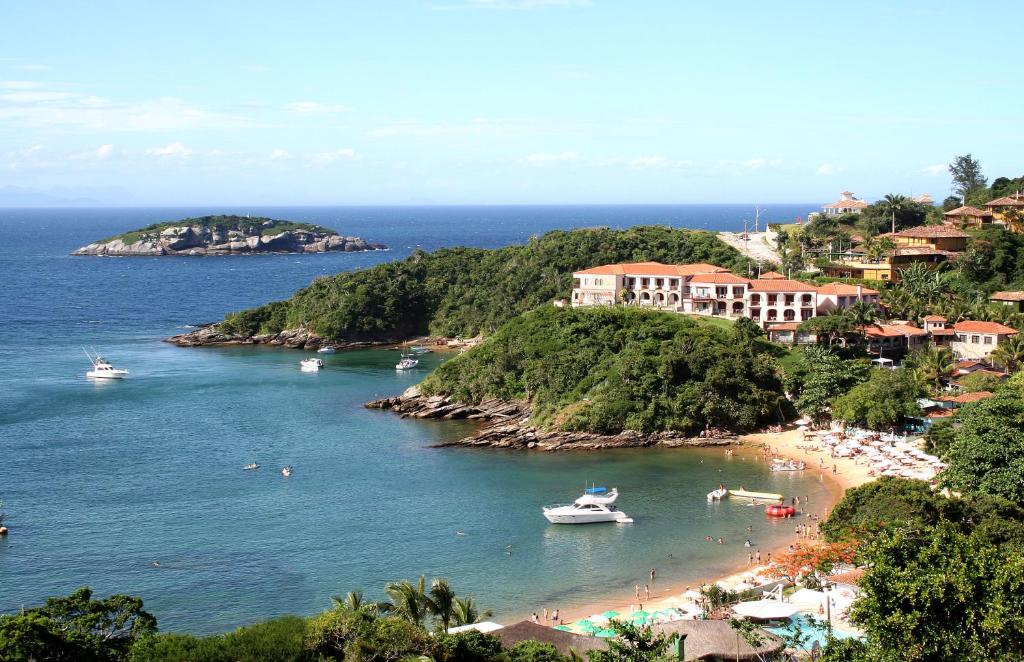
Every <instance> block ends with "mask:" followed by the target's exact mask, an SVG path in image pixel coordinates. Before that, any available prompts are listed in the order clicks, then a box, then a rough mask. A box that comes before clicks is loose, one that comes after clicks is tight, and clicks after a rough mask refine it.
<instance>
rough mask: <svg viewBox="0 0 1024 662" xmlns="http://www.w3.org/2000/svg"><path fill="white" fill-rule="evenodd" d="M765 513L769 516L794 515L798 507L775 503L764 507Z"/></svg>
mask: <svg viewBox="0 0 1024 662" xmlns="http://www.w3.org/2000/svg"><path fill="white" fill-rule="evenodd" d="M764 514H765V515H768V516H769V517H792V516H793V515H796V508H794V507H793V506H784V505H782V504H774V503H773V504H771V505H769V506H765V507H764Z"/></svg>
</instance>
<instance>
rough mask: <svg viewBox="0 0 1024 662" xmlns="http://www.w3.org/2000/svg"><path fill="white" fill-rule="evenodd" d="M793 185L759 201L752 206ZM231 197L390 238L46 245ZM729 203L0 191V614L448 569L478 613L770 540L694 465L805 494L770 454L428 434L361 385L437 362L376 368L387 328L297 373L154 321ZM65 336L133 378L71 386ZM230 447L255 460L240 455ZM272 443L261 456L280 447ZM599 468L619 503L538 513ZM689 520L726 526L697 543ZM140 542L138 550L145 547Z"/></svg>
mask: <svg viewBox="0 0 1024 662" xmlns="http://www.w3.org/2000/svg"><path fill="white" fill-rule="evenodd" d="M812 208H813V206H812V205H780V206H777V207H774V208H772V209H770V210H769V212H768V217H769V218H771V219H773V220H789V219H792V218H793V217H794V216H796V215H804V214H806V212H807V211H808V210H809V209H812ZM207 213H252V214H253V215H257V214H260V215H268V216H272V217H276V218H288V219H293V220H302V221H309V222H314V223H320V224H323V225H327V226H329V227H333V228H335V229H337V230H339V231H340V232H342V233H344V234H352V235H358V236H361V237H363V238H364V239H366V240H368V241H372V242H383V243H385V244H388V245H389V246H390V247H391V249H390V250H388V251H379V252H368V253H349V254H339V253H335V254H321V255H258V256H219V257H201V258H169V257H168V258H92V257H70V256H69V255H68V253H69V252H70V251H71V250H73V249H74V248H77V247H78V246H81V245H84V244H86V243H89V242H90V241H93V240H96V239H99V238H102V237H106V236H110V235H112V234H116V233H118V232H122V231H125V230H129V229H134V228H137V227H141V226H143V225H147V224H149V223H152V222H156V221H160V220H170V219H176V218H182V217H186V216H193V215H200V214H207ZM752 215H753V207H752V206H731V205H712V206H701V205H691V206H636V207H614V206H601V207H580V206H574V207H387V208H385V207H375V208H369V207H367V208H357V207H353V208H313V207H297V208H253V209H239V208H231V209H217V208H202V209H193V208H180V209H170V208H160V209H148V208H147V209H126V208H117V209H59V210H58V209H33V210H29V209H24V210H14V209H7V210H0V274H2V276H3V292H4V296H3V297H2V305H0V365H2V366H3V367H2V369H0V499H2V500H3V501H4V502H5V505H6V510H7V513H8V521H7V524H8V526H9V527H10V530H11V532H10V535H8V536H7V537H6V538H5V539H2V540H0V611H3V612H9V611H13V610H17V609H19V608H21V607H22V606H30V605H33V604H38V603H39V602H41V601H42V600H43V599H44V598H46V597H47V596H52V595H61V594H66V593H68V592H70V591H71V590H73V589H74V588H76V587H78V586H83V585H89V586H91V587H92V588H93V589H94V590H95V591H96V592H97V593H98V594H109V593H128V594H132V595H138V596H141V597H142V598H143V599H144V600H145V604H146V608H147V610H149V611H150V612H152V613H153V614H154V615H155V616H156V617H157V619H158V621H159V624H160V627H161V629H162V630H175V631H187V632H193V633H210V632H220V631H225V630H228V629H232V628H235V627H238V626H240V625H244V624H246V623H251V622H253V621H256V620H259V619H262V618H267V617H271V616H276V615H280V614H285V613H297V614H313V613H316V612H317V611H320V610H322V609H324V608H326V607H328V606H329V602H330V597H331V596H332V595H339V594H340V595H343V594H344V593H346V592H347V591H349V590H352V589H356V588H361V589H363V590H365V592H366V593H367V595H368V596H369V597H381V596H382V595H383V586H384V584H385V583H386V582H388V581H394V580H400V579H406V578H409V579H413V578H415V577H418V576H419V575H420V574H426V575H427V576H428V578H429V577H433V576H443V577H447V578H448V579H449V580H451V582H452V583H453V585H454V587H455V589H456V591H457V592H459V593H460V594H471V595H473V596H474V597H475V598H476V599H477V602H478V603H479V604H480V605H481V606H482V607H485V608H490V609H493V610H494V612H495V617H494V618H495V619H497V620H499V621H501V620H502V619H503V618H509V617H512V616H515V615H521V614H524V613H529V612H531V611H533V610H539V609H541V608H542V607H545V606H546V607H548V608H549V609H553V608H556V607H557V608H560V609H562V610H566V609H569V608H571V607H573V606H576V605H582V604H589V603H593V602H595V601H597V600H600V599H603V598H607V597H614V596H619V595H620V594H621V596H620V598H621V599H620V600H619V601H620V602H622V601H625V598H626V597H628V595H630V594H631V593H632V587H633V585H634V584H636V583H637V582H639V583H640V584H644V583H646V582H645V581H643V580H644V578H645V577H646V576H647V573H648V572H649V571H650V569H651V568H652V567H656V568H657V569H658V577H659V582H670V581H671V582H683V581H696V580H698V579H700V578H704V577H708V576H713V575H716V574H721V573H725V572H728V571H730V570H732V569H734V568H735V567H737V566H739V565H742V564H743V563H744V562H745V560H746V555H747V553H748V551H749V550H748V549H746V548H744V546H743V544H742V541H743V540H744V539H745V538H747V537H748V534H747V533H746V527H747V526H748V525H752V526H753V527H754V533H753V534H752V536H750V537H752V538H753V541H754V543H755V545H756V546H758V547H761V548H768V549H771V548H773V547H776V546H778V545H780V544H785V542H788V540H789V538H790V537H791V535H792V526H791V523H787V522H772V521H769V520H767V519H766V518H765V517H764V515H763V513H762V512H761V510H760V509H759V508H753V507H749V506H744V505H741V504H739V503H729V502H725V503H722V504H714V505H709V504H708V503H707V502H706V500H705V497H704V495H705V494H706V493H707V492H708V491H710V490H711V489H713V488H714V487H716V486H717V485H718V483H720V482H725V483H727V484H731V485H732V484H743V485H746V486H747V487H748V488H752V487H754V486H756V487H758V488H761V489H764V490H771V491H780V492H785V493H786V494H799V495H801V496H809V497H810V499H811V504H812V510H813V504H815V503H824V502H825V500H826V498H827V494H828V492H827V490H826V488H825V486H824V485H822V484H821V483H820V482H819V480H818V476H817V472H807V473H808V474H810V475H807V476H797V475H775V474H771V473H770V472H769V471H767V469H766V467H765V466H764V464H763V463H760V462H758V461H756V460H755V459H754V458H753V457H751V456H747V455H743V454H737V455H736V456H734V457H727V456H726V455H725V453H724V452H723V451H722V450H718V449H691V450H676V451H665V450H624V451H606V452H595V453H586V454H562V455H559V454H541V453H511V452H505V451H494V450H467V449H438V448H434V447H433V445H434V444H436V443H438V442H440V441H444V440H448V439H452V438H456V437H458V436H459V435H464V434H466V433H468V432H469V430H470V428H469V426H468V425H467V424H466V423H462V422H438V421H413V420H403V419H401V418H399V417H397V416H395V415H393V414H390V413H387V412H381V411H370V410H366V409H364V408H363V407H362V403H364V402H365V401H367V400H370V399H373V398H376V397H381V396H385V395H392V394H397V393H400V392H401V391H402V390H404V389H405V388H407V387H408V386H410V385H412V384H414V383H415V382H416V381H418V380H419V379H422V378H423V377H424V376H425V375H426V374H427V373H428V371H429V370H430V369H431V368H432V367H434V366H436V365H437V364H438V363H439V362H440V361H443V360H445V357H444V356H443V355H441V354H431V355H429V356H428V357H426V358H425V359H424V360H423V361H422V362H421V365H420V367H419V368H418V369H417V370H414V371H412V372H410V373H399V372H396V371H395V370H394V364H395V362H396V361H397V358H398V357H397V353H396V352H394V351H389V350H385V349H377V350H359V351H351V352H340V353H338V354H335V355H331V356H327V357H326V358H325V360H326V362H327V367H326V369H325V370H323V371H321V372H319V373H301V372H300V371H299V370H298V361H299V359H300V358H302V357H303V356H304V354H303V353H302V352H297V351H294V350H280V349H270V348H237V347H236V348H202V349H183V348H177V347H173V346H171V345H168V344H166V343H163V342H161V341H162V339H163V338H166V337H167V336H169V335H172V334H174V333H180V332H181V331H183V330H185V329H187V328H189V326H190V325H195V324H198V323H204V322H211V321H215V320H218V319H220V318H221V317H223V315H224V314H225V313H227V312H229V311H233V310H239V309H242V308H246V307H249V306H253V305H257V304H260V303H264V302H266V301H271V300H277V299H283V298H286V297H288V296H289V295H290V294H291V293H292V292H293V291H294V290H296V289H298V288H300V287H302V286H304V285H307V284H308V283H309V282H310V281H311V280H312V279H313V278H315V277H317V276H320V275H323V274H332V273H336V272H339V271H344V270H351V269H359V268H364V267H368V266H371V265H374V264H378V263H380V262H383V261H388V260H395V259H400V258H402V257H405V256H406V255H408V254H409V253H410V251H411V250H413V249H414V248H417V247H419V248H423V249H425V250H433V249H436V248H439V247H442V246H453V245H471V246H480V247H497V246H503V245H507V244H511V243H518V242H522V241H525V240H526V239H528V238H529V237H530V236H533V235H537V234H541V233H543V232H545V231H548V230H552V229H557V228H573V227H589V226H596V225H607V226H610V227H626V226H630V225H635V224H649V223H656V224H667V225H673V226H678V227H694V228H707V229H713V230H739V229H742V227H743V222H742V221H743V219H744V218H748V219H749V218H751V217H752ZM83 348H85V349H89V350H92V349H95V350H97V351H99V352H101V353H102V354H103V355H104V356H106V357H108V358H109V359H110V360H111V362H112V363H114V364H115V365H116V366H118V367H126V368H129V369H130V370H131V377H130V379H127V380H125V381H123V382H117V383H92V382H90V381H89V380H87V379H86V378H85V377H84V373H85V371H86V369H87V368H88V362H87V360H86V357H85V355H84V353H83ZM249 462H259V463H260V464H261V465H262V467H261V468H260V469H259V470H257V471H253V472H246V471H243V470H242V466H243V465H244V464H247V463H249ZM285 465H292V466H293V467H294V474H293V475H292V476H291V477H290V478H287V479H285V478H284V477H282V476H281V474H280V473H279V470H280V468H281V467H283V466H285ZM594 482H596V483H598V484H603V485H607V486H608V487H613V486H615V487H618V488H619V490H620V491H621V493H622V496H621V497H620V500H619V504H620V507H621V509H622V510H624V511H625V512H627V513H628V514H629V515H630V516H632V517H633V518H634V519H635V523H634V524H632V525H624V526H619V525H608V526H587V527H564V526H563V527H557V526H552V525H549V524H548V523H547V522H546V521H545V520H544V519H543V517H542V516H541V514H540V507H541V505H544V504H546V503H551V502H568V501H571V500H572V499H573V498H575V497H576V496H578V493H579V492H581V491H582V488H583V486H584V485H585V484H587V483H594ZM705 535H713V536H715V537H716V538H717V537H719V536H721V537H723V538H725V540H726V542H727V544H726V545H724V546H720V545H717V544H710V543H707V542H706V541H705V540H704V536H705ZM156 562H159V565H158V566H157V565H156Z"/></svg>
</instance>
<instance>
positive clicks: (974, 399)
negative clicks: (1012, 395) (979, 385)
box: [942, 391, 994, 405]
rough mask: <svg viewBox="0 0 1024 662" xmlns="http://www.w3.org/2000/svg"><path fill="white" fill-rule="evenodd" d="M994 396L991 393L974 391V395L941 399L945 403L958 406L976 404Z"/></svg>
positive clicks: (965, 394) (966, 394) (963, 394)
mask: <svg viewBox="0 0 1024 662" xmlns="http://www.w3.org/2000/svg"><path fill="white" fill-rule="evenodd" d="M993 395H994V394H993V393H992V392H991V391H975V392H974V393H961V394H960V395H954V396H952V397H950V398H942V399H943V400H945V401H946V402H955V403H957V404H959V405H964V404H967V403H968V402H977V401H978V400H984V399H986V398H991V397H992V396H993Z"/></svg>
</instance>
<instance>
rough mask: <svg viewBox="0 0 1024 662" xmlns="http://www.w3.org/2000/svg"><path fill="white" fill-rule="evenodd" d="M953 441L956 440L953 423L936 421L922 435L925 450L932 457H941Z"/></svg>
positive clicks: (946, 420) (947, 420)
mask: <svg viewBox="0 0 1024 662" xmlns="http://www.w3.org/2000/svg"><path fill="white" fill-rule="evenodd" d="M954 439H956V428H954V427H953V421H951V420H949V419H945V420H937V421H935V422H933V423H932V424H931V426H930V427H929V428H928V431H927V432H925V433H924V444H925V450H926V451H928V452H929V453H931V454H932V455H936V456H938V457H943V456H944V455H945V454H946V451H948V450H949V447H950V446H952V445H953V440H954Z"/></svg>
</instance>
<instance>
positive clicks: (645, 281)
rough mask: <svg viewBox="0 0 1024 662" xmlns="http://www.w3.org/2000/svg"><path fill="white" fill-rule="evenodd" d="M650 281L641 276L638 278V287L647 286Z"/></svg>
mask: <svg viewBox="0 0 1024 662" xmlns="http://www.w3.org/2000/svg"><path fill="white" fill-rule="evenodd" d="M650 281H651V279H650V278H641V279H640V287H647V286H648V285H649V284H650Z"/></svg>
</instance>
